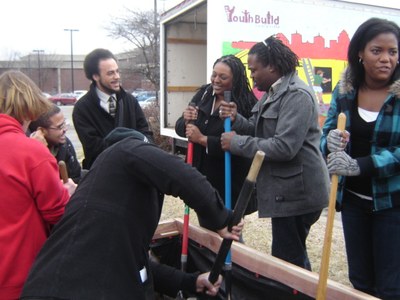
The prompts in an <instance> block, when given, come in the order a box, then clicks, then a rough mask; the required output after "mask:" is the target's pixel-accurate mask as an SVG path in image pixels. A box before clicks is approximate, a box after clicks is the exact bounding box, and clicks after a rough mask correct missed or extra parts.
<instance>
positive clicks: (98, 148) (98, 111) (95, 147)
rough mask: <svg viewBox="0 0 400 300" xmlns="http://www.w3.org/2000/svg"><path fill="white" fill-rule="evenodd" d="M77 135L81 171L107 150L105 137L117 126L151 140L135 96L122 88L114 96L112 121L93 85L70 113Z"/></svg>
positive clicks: (150, 134) (88, 167) (150, 133)
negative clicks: (80, 147) (80, 153)
mask: <svg viewBox="0 0 400 300" xmlns="http://www.w3.org/2000/svg"><path fill="white" fill-rule="evenodd" d="M72 120H73V122H74V126H75V130H76V133H77V134H78V137H79V139H80V141H81V144H82V147H83V151H84V154H85V158H84V160H83V162H82V167H83V168H84V169H90V167H91V166H92V164H93V162H94V160H95V159H96V157H97V156H98V155H99V154H100V153H101V152H102V151H103V150H104V149H105V148H106V144H105V142H104V137H105V136H106V135H107V134H108V133H109V132H110V131H111V130H113V129H114V128H116V127H126V128H131V129H135V130H137V131H140V132H141V133H143V134H144V135H146V136H147V137H149V138H150V140H151V139H152V135H153V133H152V132H151V131H150V129H149V125H148V123H147V120H146V117H145V115H144V113H143V111H142V109H141V108H140V105H139V103H138V101H137V100H136V98H135V97H133V96H132V95H131V94H129V93H126V92H125V91H124V90H123V89H122V88H121V90H120V92H119V93H118V94H117V111H116V115H115V118H113V117H112V116H111V115H110V114H109V113H108V112H106V111H105V110H104V109H103V108H102V107H101V106H100V99H99V97H98V96H97V92H96V86H95V84H93V83H92V84H91V85H90V90H89V92H88V93H86V94H85V95H84V96H83V97H82V98H81V99H79V101H78V102H77V103H76V104H75V106H74V110H73V113H72Z"/></svg>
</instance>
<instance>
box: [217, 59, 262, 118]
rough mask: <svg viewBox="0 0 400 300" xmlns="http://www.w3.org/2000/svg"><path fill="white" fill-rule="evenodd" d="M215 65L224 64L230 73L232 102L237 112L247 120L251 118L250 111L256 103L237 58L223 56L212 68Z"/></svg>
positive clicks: (244, 70)
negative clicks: (231, 76) (231, 78)
mask: <svg viewBox="0 0 400 300" xmlns="http://www.w3.org/2000/svg"><path fill="white" fill-rule="evenodd" d="M217 63H224V64H226V65H227V66H228V67H229V68H230V69H231V72H232V75H233V82H232V101H233V102H235V103H236V105H237V110H238V112H239V113H240V114H241V115H242V116H244V117H246V118H248V117H250V116H251V109H252V108H253V106H254V105H255V104H256V102H257V98H256V96H255V95H254V93H253V91H252V89H251V87H250V83H249V80H248V78H247V74H246V69H245V67H244V65H243V63H242V62H241V60H240V59H239V58H237V57H236V56H234V55H224V56H222V57H220V58H218V59H217V60H216V61H215V62H214V64H213V67H215V65H216V64H217Z"/></svg>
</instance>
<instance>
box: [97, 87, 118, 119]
mask: <svg viewBox="0 0 400 300" xmlns="http://www.w3.org/2000/svg"><path fill="white" fill-rule="evenodd" d="M96 93H97V96H98V97H99V99H100V106H101V107H102V108H103V109H104V110H105V111H106V112H108V113H110V111H109V109H108V99H110V97H111V96H113V97H114V99H117V96H116V95H115V94H111V95H108V94H106V93H104V92H103V91H101V90H100V89H99V88H97V87H96Z"/></svg>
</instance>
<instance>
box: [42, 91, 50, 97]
mask: <svg viewBox="0 0 400 300" xmlns="http://www.w3.org/2000/svg"><path fill="white" fill-rule="evenodd" d="M42 95H43V96H45V97H46V98H47V99H49V98H50V97H51V95H50V94H49V93H45V92H42Z"/></svg>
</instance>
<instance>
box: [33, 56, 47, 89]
mask: <svg viewBox="0 0 400 300" xmlns="http://www.w3.org/2000/svg"><path fill="white" fill-rule="evenodd" d="M32 51H33V52H36V53H37V57H38V86H39V89H42V78H41V74H40V53H44V50H38V49H35V50H32Z"/></svg>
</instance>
